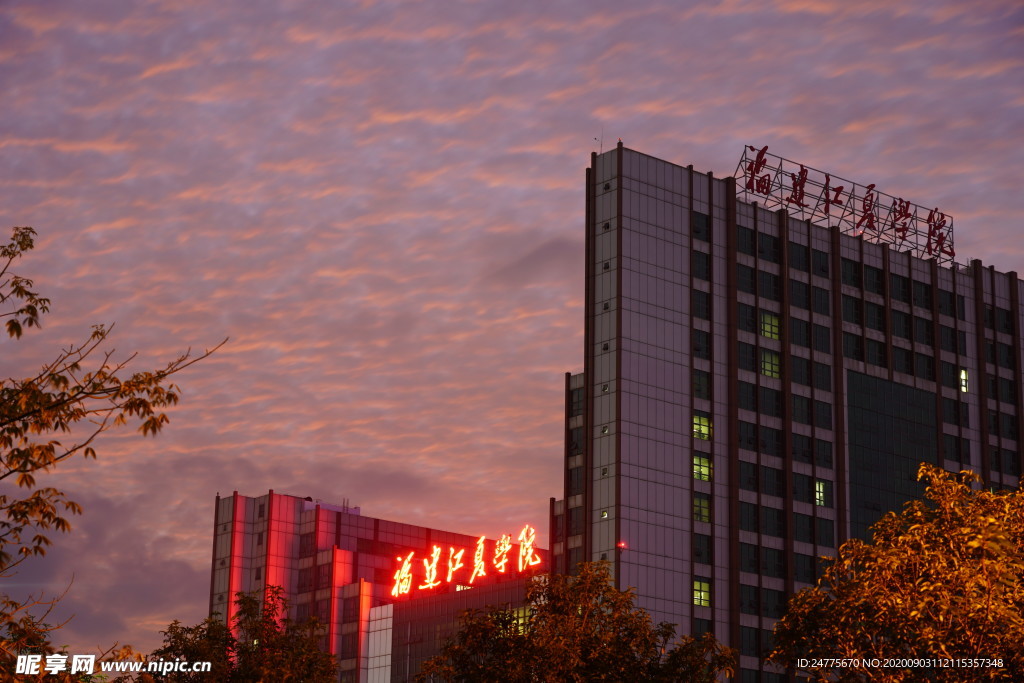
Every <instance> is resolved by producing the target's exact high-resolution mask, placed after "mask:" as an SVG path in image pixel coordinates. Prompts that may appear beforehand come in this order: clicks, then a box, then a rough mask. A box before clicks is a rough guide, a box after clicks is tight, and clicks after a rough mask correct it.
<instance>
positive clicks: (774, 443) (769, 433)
mask: <svg viewBox="0 0 1024 683" xmlns="http://www.w3.org/2000/svg"><path fill="white" fill-rule="evenodd" d="M760 437H761V438H760V443H759V450H760V451H761V453H763V454H765V455H775V456H779V457H782V430H781V429H772V428H771V427H761V429H760Z"/></svg>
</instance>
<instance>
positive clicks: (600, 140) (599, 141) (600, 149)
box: [594, 126, 604, 154]
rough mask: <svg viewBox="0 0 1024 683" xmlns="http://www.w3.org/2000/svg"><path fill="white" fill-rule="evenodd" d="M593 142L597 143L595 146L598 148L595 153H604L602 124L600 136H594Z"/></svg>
mask: <svg viewBox="0 0 1024 683" xmlns="http://www.w3.org/2000/svg"><path fill="white" fill-rule="evenodd" d="M594 142H596V143H597V145H598V147H597V148H598V152H597V153H598V154H602V153H604V126H601V137H600V138H594Z"/></svg>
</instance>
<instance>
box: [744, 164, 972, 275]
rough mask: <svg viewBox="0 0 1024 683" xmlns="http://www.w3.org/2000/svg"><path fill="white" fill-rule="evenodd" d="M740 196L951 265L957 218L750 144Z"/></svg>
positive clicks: (810, 220)
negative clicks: (954, 222) (954, 225)
mask: <svg viewBox="0 0 1024 683" xmlns="http://www.w3.org/2000/svg"><path fill="white" fill-rule="evenodd" d="M735 176H736V181H737V182H736V190H737V195H741V196H742V197H743V198H744V199H746V200H747V201H751V202H757V203H758V204H760V205H761V206H763V207H764V208H766V209H769V210H772V211H776V210H779V209H785V210H786V211H787V212H788V213H790V214H791V215H793V216H795V217H796V218H800V219H803V220H807V221H809V222H811V223H814V224H816V225H821V226H824V227H827V228H838V229H840V230H842V231H843V232H845V233H849V234H853V235H858V236H862V237H864V238H865V239H867V240H870V241H872V242H876V243H880V244H888V245H891V246H892V247H893V248H896V249H899V250H900V251H910V252H911V253H913V254H914V255H915V256H917V257H919V258H923V259H930V258H934V259H936V260H937V261H938V262H939V263H941V264H948V263H952V262H953V260H954V258H955V257H956V252H955V251H954V249H953V219H952V218H951V217H950V216H949V215H947V214H945V213H943V212H941V211H939V209H938V208H933V209H930V210H929V209H926V208H924V207H922V206H919V205H917V204H912V203H910V202H909V201H907V200H905V199H903V198H902V197H893V196H891V195H887V194H885V193H884V192H879V191H878V190H877V189H876V186H875V184H874V183H870V184H867V185H859V184H857V183H854V182H851V181H849V180H843V179H841V178H835V177H833V176H832V175H831V174H829V173H825V172H823V171H818V170H816V169H813V168H810V167H809V166H805V165H804V164H798V163H796V162H793V161H790V160H788V159H783V158H782V157H778V156H776V155H774V154H770V153H769V152H768V147H767V146H764V147H755V146H753V145H747V146H746V147H744V148H743V156H742V157H741V158H740V162H739V164H738V165H737V166H736V173H735Z"/></svg>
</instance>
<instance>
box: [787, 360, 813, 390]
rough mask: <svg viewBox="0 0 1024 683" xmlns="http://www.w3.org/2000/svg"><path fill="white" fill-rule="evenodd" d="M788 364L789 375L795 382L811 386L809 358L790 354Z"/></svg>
mask: <svg viewBox="0 0 1024 683" xmlns="http://www.w3.org/2000/svg"><path fill="white" fill-rule="evenodd" d="M789 366H790V372H789V376H790V379H792V380H793V382H794V383H795V384H802V385H804V386H806V387H809V386H811V361H810V360H809V359H807V358H801V357H800V356H791V357H790V359H789Z"/></svg>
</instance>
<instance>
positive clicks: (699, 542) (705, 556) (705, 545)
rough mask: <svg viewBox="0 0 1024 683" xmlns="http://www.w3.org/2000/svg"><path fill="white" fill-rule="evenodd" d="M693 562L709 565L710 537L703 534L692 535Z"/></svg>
mask: <svg viewBox="0 0 1024 683" xmlns="http://www.w3.org/2000/svg"><path fill="white" fill-rule="evenodd" d="M693 561H694V562H700V563H701V564H711V537H710V536H707V535H705V534H694V535H693Z"/></svg>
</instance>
